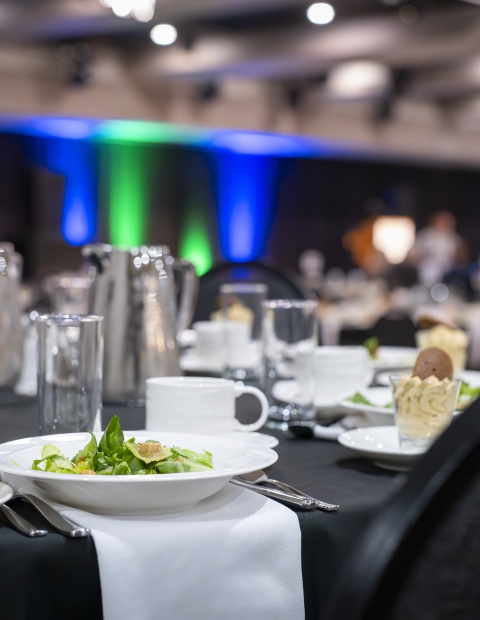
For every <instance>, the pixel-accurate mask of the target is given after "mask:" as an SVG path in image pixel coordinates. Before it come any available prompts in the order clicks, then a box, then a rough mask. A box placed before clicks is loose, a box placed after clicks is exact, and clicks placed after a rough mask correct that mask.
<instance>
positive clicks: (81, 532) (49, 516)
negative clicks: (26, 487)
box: [0, 493, 91, 538]
mask: <svg viewBox="0 0 480 620" xmlns="http://www.w3.org/2000/svg"><path fill="white" fill-rule="evenodd" d="M14 499H22V500H24V501H26V502H28V503H29V504H30V505H31V506H33V507H34V508H35V509H36V511H37V512H38V513H39V514H41V515H42V517H43V518H44V519H45V521H47V523H49V524H50V525H51V526H52V527H53V529H54V530H56V531H57V532H59V533H60V534H63V535H64V536H68V537H69V538H83V537H84V536H90V535H91V532H90V530H89V529H88V528H86V527H81V526H80V525H78V524H76V523H74V522H73V521H70V520H69V519H66V518H65V517H63V516H62V515H61V514H60V513H59V512H58V511H57V510H55V509H54V508H52V507H51V506H49V504H47V503H46V502H44V501H43V500H42V499H40V498H39V497H36V496H35V495H31V494H30V493H15V494H14V495H12V497H11V498H10V499H9V500H7V501H6V502H5V503H4V504H0V512H1V513H2V515H3V516H4V517H5V518H6V519H7V520H8V521H9V522H10V523H11V525H13V527H14V528H15V529H16V530H17V532H20V534H23V535H24V536H28V537H29V538H38V537H41V536H46V535H47V534H48V531H47V530H43V529H37V528H36V527H35V526H34V525H32V524H31V523H30V522H29V521H27V520H26V519H24V518H23V517H21V516H20V515H19V514H17V513H16V512H15V511H14V510H12V508H10V506H7V503H8V502H10V501H12V500H14Z"/></svg>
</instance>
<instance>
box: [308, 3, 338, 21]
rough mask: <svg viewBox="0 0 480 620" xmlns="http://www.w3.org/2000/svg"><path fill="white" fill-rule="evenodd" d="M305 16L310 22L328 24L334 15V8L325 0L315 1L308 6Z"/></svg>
mask: <svg viewBox="0 0 480 620" xmlns="http://www.w3.org/2000/svg"><path fill="white" fill-rule="evenodd" d="M307 17H308V19H309V21H311V22H312V24H319V25H324V24H329V23H330V22H331V21H332V20H333V18H334V17H335V9H334V8H333V6H332V5H331V4H327V3H326V2H316V3H315V4H312V5H311V6H309V7H308V9H307Z"/></svg>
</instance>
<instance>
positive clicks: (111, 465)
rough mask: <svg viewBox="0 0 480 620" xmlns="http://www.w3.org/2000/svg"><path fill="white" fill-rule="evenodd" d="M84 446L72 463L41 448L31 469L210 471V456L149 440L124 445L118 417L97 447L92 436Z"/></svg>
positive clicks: (122, 472) (51, 448) (69, 471)
mask: <svg viewBox="0 0 480 620" xmlns="http://www.w3.org/2000/svg"><path fill="white" fill-rule="evenodd" d="M88 432H89V433H90V436H91V439H90V441H89V442H88V443H87V445H86V446H85V447H84V448H83V450H80V452H79V453H78V454H76V455H75V456H74V457H73V458H72V459H69V458H68V457H66V456H65V455H64V454H62V453H61V451H60V450H59V448H57V447H56V446H54V445H53V444H47V445H45V446H43V449H42V458H41V459H38V460H35V461H33V464H32V469H35V470H36V471H48V472H52V473H55V474H81V475H91V476H127V475H132V474H133V475H136V476H142V475H143V476H145V475H148V474H181V473H186V472H192V471H208V470H210V469H213V462H212V454H211V453H210V452H207V451H204V452H203V454H199V453H197V452H193V451H192V450H185V449H183V448H177V447H176V446H175V447H172V448H166V447H165V446H163V445H162V444H161V443H160V442H158V441H154V440H152V439H149V440H148V441H145V442H143V443H137V442H136V441H135V438H134V437H132V438H131V439H128V440H127V441H125V437H124V435H123V431H122V429H121V428H120V422H119V419H118V416H114V417H113V418H112V419H111V420H110V423H109V425H108V426H107V428H106V429H105V432H104V433H103V435H102V438H101V439H100V442H99V443H97V439H96V437H95V435H94V434H93V433H91V432H90V431H88Z"/></svg>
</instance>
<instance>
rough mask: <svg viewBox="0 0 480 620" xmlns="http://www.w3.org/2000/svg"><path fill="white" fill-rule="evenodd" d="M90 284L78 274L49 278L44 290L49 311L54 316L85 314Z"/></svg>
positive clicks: (65, 274)
mask: <svg viewBox="0 0 480 620" xmlns="http://www.w3.org/2000/svg"><path fill="white" fill-rule="evenodd" d="M91 284H92V282H91V280H90V279H89V278H88V277H86V276H81V275H79V274H69V273H64V274H58V275H55V276H49V277H48V278H47V279H46V281H45V289H46V291H47V294H48V296H49V299H50V309H51V311H52V312H53V313H55V314H75V315H82V314H87V312H88V302H89V295H90V287H91Z"/></svg>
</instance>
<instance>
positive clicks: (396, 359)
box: [372, 347, 420, 370]
mask: <svg viewBox="0 0 480 620" xmlns="http://www.w3.org/2000/svg"><path fill="white" fill-rule="evenodd" d="M419 352H420V351H419V349H414V348H413V347H378V359H376V360H372V363H373V367H374V368H375V370H387V369H389V368H390V369H395V368H412V367H413V365H414V364H415V360H416V359H417V356H418V354H419Z"/></svg>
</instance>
